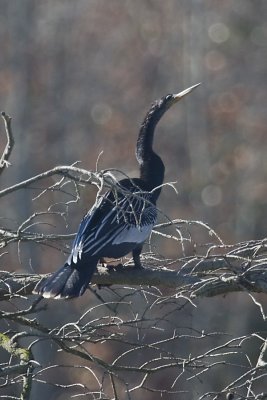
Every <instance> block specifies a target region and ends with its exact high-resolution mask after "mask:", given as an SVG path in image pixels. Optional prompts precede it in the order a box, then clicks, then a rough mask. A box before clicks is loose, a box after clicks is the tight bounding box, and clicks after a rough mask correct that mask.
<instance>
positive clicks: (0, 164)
mask: <svg viewBox="0 0 267 400" xmlns="http://www.w3.org/2000/svg"><path fill="white" fill-rule="evenodd" d="M1 115H2V118H3V120H4V123H5V131H6V136H7V143H6V147H5V149H4V151H3V154H2V156H1V158H0V174H1V173H2V172H3V171H4V169H5V168H6V167H8V166H9V162H8V159H9V157H10V154H11V152H12V149H13V146H14V138H13V134H12V129H11V117H9V116H8V115H7V114H6V113H5V112H4V111H2V113H1Z"/></svg>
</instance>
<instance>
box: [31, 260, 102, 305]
mask: <svg viewBox="0 0 267 400" xmlns="http://www.w3.org/2000/svg"><path fill="white" fill-rule="evenodd" d="M97 261H98V259H97V258H90V261H89V262H90V265H83V266H82V268H81V266H79V268H77V265H75V264H74V265H73V264H71V265H69V264H68V263H66V264H64V265H63V267H62V268H60V269H59V270H58V271H56V272H54V273H53V274H52V275H51V276H50V277H48V278H45V279H42V280H41V281H40V282H38V283H37V285H36V286H35V288H34V290H33V293H35V294H39V295H41V296H43V297H46V298H54V299H71V298H72V297H78V296H81V295H82V294H83V293H84V291H85V290H86V288H87V286H88V284H89V282H90V280H91V277H92V275H93V273H94V271H95V269H96V266H97Z"/></svg>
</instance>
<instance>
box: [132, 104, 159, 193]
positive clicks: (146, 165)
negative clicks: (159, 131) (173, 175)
mask: <svg viewBox="0 0 267 400" xmlns="http://www.w3.org/2000/svg"><path fill="white" fill-rule="evenodd" d="M161 116H162V113H157V115H155V110H153V108H152V109H151V110H150V112H149V113H148V114H147V115H146V117H145V120H144V122H143V124H142V125H141V129H140V133H139V136H138V140H137V144H136V158H137V161H138V163H139V165H140V178H141V179H142V180H143V181H144V183H145V184H146V187H147V190H153V189H154V188H156V187H158V186H160V185H162V183H163V180H164V170H165V168H164V164H163V162H162V160H161V158H160V157H159V156H158V155H157V154H156V153H155V152H154V151H153V139H154V131H155V128H156V125H157V123H158V121H159V120H160V118H161ZM160 191H161V189H157V190H156V191H155V200H156V199H157V198H158V196H159V194H160Z"/></svg>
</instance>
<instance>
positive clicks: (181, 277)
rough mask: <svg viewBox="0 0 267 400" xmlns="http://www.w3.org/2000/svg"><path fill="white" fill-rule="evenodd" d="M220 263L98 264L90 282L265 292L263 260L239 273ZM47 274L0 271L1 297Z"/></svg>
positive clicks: (26, 289)
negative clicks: (195, 266)
mask: <svg viewBox="0 0 267 400" xmlns="http://www.w3.org/2000/svg"><path fill="white" fill-rule="evenodd" d="M223 264H224V265H225V267H226V265H228V263H226V261H225V260H224V259H223V258H220V259H217V260H203V261H201V262H200V263H199V264H198V269H199V270H198V273H196V272H194V273H193V272H192V269H191V271H189V269H188V268H183V269H182V270H179V271H178V272H177V271H173V270H168V269H166V268H150V267H149V268H143V269H136V268H134V267H133V266H120V265H119V266H118V267H117V268H108V269H107V268H105V267H101V266H99V267H98V271H97V273H96V274H95V275H94V276H93V278H92V282H91V283H92V284H97V285H131V286H139V285H141V286H157V287H161V288H172V289H175V290H176V291H180V292H182V293H184V294H185V293H186V294H187V295H188V296H190V297H191V298H194V297H200V296H201V297H211V296H218V295H221V294H226V293H230V292H241V291H250V292H258V293H267V264H261V267H260V268H258V269H257V270H252V271H248V272H246V273H245V274H244V273H242V274H240V275H238V274H236V273H230V272H229V271H228V272H227V274H226V273H225V272H224V273H222V272H221V273H219V272H218V271H219V270H221V268H222V266H223ZM217 270H218V271H217ZM216 271H217V274H216V275H215V273H216ZM47 276H48V275H41V276H40V275H37V274H36V275H26V274H12V273H9V272H6V271H2V272H1V273H0V280H1V281H0V298H2V299H5V298H8V297H9V296H10V295H14V294H17V295H29V294H31V293H32V290H33V289H34V287H35V285H36V283H37V282H38V281H39V280H40V278H43V277H47Z"/></svg>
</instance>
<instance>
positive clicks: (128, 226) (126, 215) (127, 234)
mask: <svg viewBox="0 0 267 400" xmlns="http://www.w3.org/2000/svg"><path fill="white" fill-rule="evenodd" d="M144 198H145V199H146V200H148V201H149V196H144ZM103 200H104V198H101V199H100V201H97V202H96V203H95V205H94V206H93V207H92V208H91V210H90V211H89V212H88V214H87V215H86V216H85V217H84V219H83V221H82V222H81V225H80V229H79V231H78V233H77V236H76V238H75V241H74V246H73V248H72V252H71V254H70V256H69V258H68V263H69V264H70V263H71V261H73V262H74V263H75V264H76V263H77V261H78V259H80V258H81V256H82V253H88V252H90V253H91V255H96V254H97V253H98V252H100V251H101V250H102V248H103V247H104V246H105V245H119V244H123V243H137V244H141V243H143V242H144V241H145V240H146V238H147V237H148V236H149V234H150V232H151V230H152V228H153V226H154V223H155V221H156V216H157V211H156V207H154V206H153V205H150V204H148V203H147V202H145V201H144V200H143V199H142V198H140V197H135V196H131V197H129V198H128V197H123V198H121V199H119V201H118V202H117V203H116V206H114V207H113V208H111V209H110V210H109V212H108V213H107V214H106V215H105V217H104V218H103V219H102V221H101V222H100V221H99V222H100V223H99V225H96V226H92V229H91V231H90V229H89V232H88V233H89V235H88V236H87V237H85V232H86V230H87V229H88V228H90V221H91V217H93V215H94V212H95V211H97V209H98V207H100V206H101V203H102V201H103ZM107 227H110V229H107Z"/></svg>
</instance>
